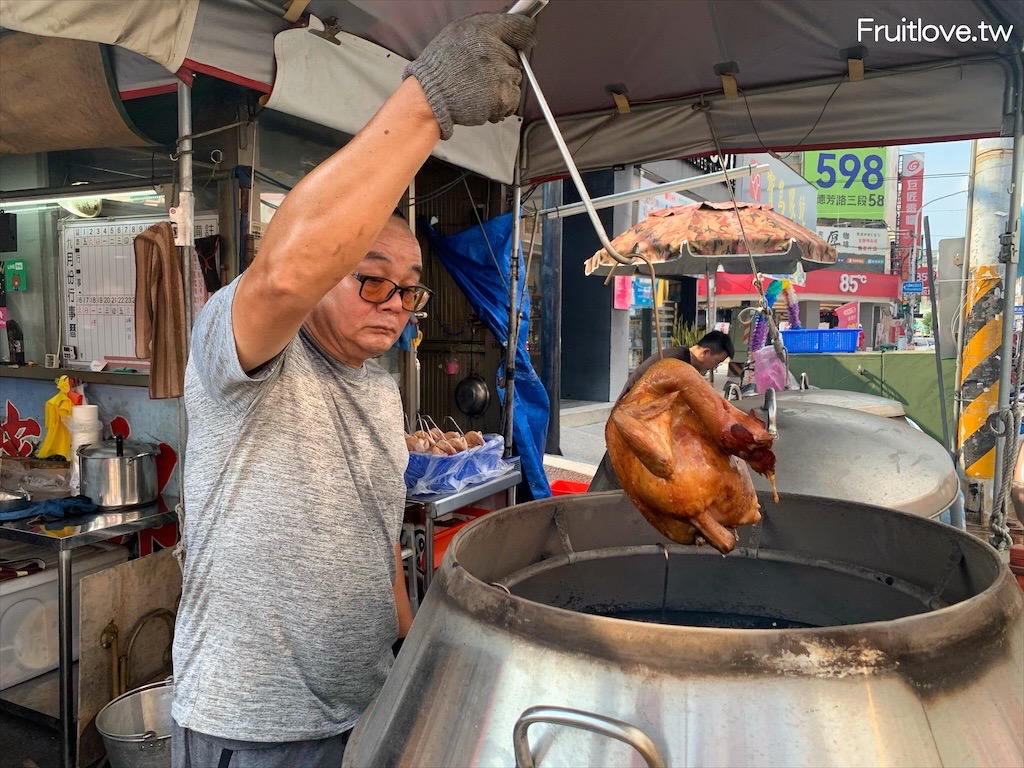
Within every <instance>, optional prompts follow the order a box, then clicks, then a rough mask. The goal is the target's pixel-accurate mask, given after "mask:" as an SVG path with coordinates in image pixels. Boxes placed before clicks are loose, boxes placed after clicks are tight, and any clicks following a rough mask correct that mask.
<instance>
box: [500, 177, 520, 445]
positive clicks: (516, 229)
mask: <svg viewBox="0 0 1024 768" xmlns="http://www.w3.org/2000/svg"><path fill="white" fill-rule="evenodd" d="M519 181H520V178H519V168H518V166H517V167H516V179H515V186H514V187H513V188H512V252H511V253H510V254H509V268H508V278H509V286H508V295H509V303H508V346H507V347H506V348H505V408H504V411H503V412H502V420H501V424H502V431H501V433H502V435H503V436H504V437H505V454H504V455H505V456H511V455H512V429H513V421H512V419H513V415H514V410H515V409H514V408H513V405H514V402H513V401H514V399H515V372H516V347H517V346H518V344H519V301H518V296H517V291H518V290H519V242H520V238H521V235H522V226H523V188H522V186H520V184H519ZM523 290H524V291H525V290H526V286H525V285H524V286H523Z"/></svg>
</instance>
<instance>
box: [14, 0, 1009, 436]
mask: <svg viewBox="0 0 1024 768" xmlns="http://www.w3.org/2000/svg"><path fill="white" fill-rule="evenodd" d="M156 5H159V6H160V9H161V13H159V14H156V13H152V11H153V9H154V7H155V6H156ZM285 5H287V10H286V9H285V7H284V6H285ZM511 5H512V0H416V2H403V3H396V2H394V0H310V1H309V2H306V0H288V1H287V3H286V0H164V2H161V3H159V4H154V3H152V2H150V0H76V2H75V3H68V2H66V1H65V0H0V27H5V28H7V29H13V30H19V31H22V32H25V33H30V34H34V35H41V36H52V37H65V38H72V39H82V40H92V41H98V42H103V43H108V44H114V45H116V46H117V47H116V49H115V55H114V56H113V57H112V62H113V69H114V72H115V78H116V82H117V86H118V89H119V91H120V92H121V94H122V95H123V96H124V97H128V96H139V95H145V94H149V93H154V92H159V91H160V90H161V89H171V90H173V89H174V88H176V83H175V79H174V78H175V75H177V76H178V77H180V78H181V79H182V80H183V81H185V82H189V81H190V78H191V76H192V75H193V74H194V73H203V74H207V75H212V76H214V77H218V78H221V79H224V80H228V81H231V82H234V83H237V84H240V85H243V86H246V87H249V88H252V89H254V90H256V91H258V92H262V93H264V94H269V99H268V102H267V103H268V106H271V105H272V104H276V106H278V107H279V108H280V109H282V110H284V111H289V110H297V109H299V107H296V106H292V105H294V104H299V105H301V110H302V112H301V114H299V116H301V117H303V118H305V119H308V120H312V121H314V122H318V123H321V124H323V125H326V126H330V127H333V128H336V129H338V130H341V131H344V132H346V133H355V132H356V131H357V130H358V129H359V128H361V127H362V125H363V124H364V123H365V115H366V111H367V110H372V109H373V107H374V105H376V104H380V103H381V102H383V101H384V99H385V98H386V97H387V95H388V94H389V93H390V89H391V87H392V84H393V82H394V80H393V72H394V71H395V69H396V63H399V62H397V60H396V59H394V58H393V57H395V56H397V57H401V58H403V59H411V58H414V57H415V56H416V55H418V54H419V52H420V51H422V49H423V48H424V46H425V45H426V44H427V43H428V42H429V41H430V40H431V39H432V38H433V37H434V36H435V35H436V34H437V32H439V31H440V30H441V29H442V28H443V27H444V26H445V25H446V24H447V23H449V22H450V21H452V20H454V19H456V18H460V17H463V16H466V15H468V14H471V13H477V12H484V11H498V12H501V11H505V10H507V9H508V8H509V7H510V6H511ZM303 14H312V15H314V16H315V17H316V18H317V19H320V20H322V21H323V22H324V24H323V26H324V27H325V28H324V29H318V26H319V24H318V22H316V21H313V20H307V22H308V23H309V25H310V26H311V29H310V30H305V31H304V32H300V33H299V35H298V37H300V38H302V41H301V44H300V47H299V49H297V50H301V51H302V52H301V53H293V54H291V58H289V59H288V60H287V61H288V62H292V61H293V59H301V58H304V57H305V56H307V55H308V56H310V57H314V56H315V57H317V58H318V59H319V57H321V56H322V57H323V58H324V59H325V60H327V59H332V58H339V59H342V60H343V61H347V62H348V64H345V63H342V64H341V65H340V66H339V70H338V71H341V72H343V73H345V72H348V73H349V77H351V78H352V79H354V80H355V81H357V82H358V87H355V88H347V89H339V90H340V93H339V95H338V98H332V97H331V96H333V94H332V93H331V92H330V91H326V93H327V97H326V98H318V99H315V101H316V102H317V103H316V104H315V105H310V104H309V102H310V98H309V96H310V92H309V91H306V92H304V93H301V94H298V95H297V96H296V94H295V93H293V91H294V90H295V89H297V88H301V87H309V86H308V82H306V81H305V79H304V77H303V76H300V77H299V78H298V83H297V84H292V81H289V80H288V79H287V78H285V77H283V76H282V75H283V74H286V73H285V72H284V70H286V69H291V67H290V66H285V67H282V60H281V58H280V56H275V48H276V46H277V43H278V38H279V37H280V33H282V32H285V30H287V29H289V28H290V27H292V26H293V22H294V21H295V20H296V19H297V18H300V17H301V16H302V15H303ZM332 19H333V24H332V23H331V21H332ZM293 31H294V30H293ZM290 37H296V35H290ZM351 38H358V39H359V40H361V41H363V42H364V43H366V45H360V44H359V43H356V42H355V41H353V40H352V39H351ZM1022 40H1024V3H1021V2H1020V0H947V1H946V2H942V3H935V2H932V0H856V2H854V0H844V1H843V2H821V1H820V0H786V2H774V3H766V2H757V3H755V2H736V1H735V0H701V1H700V2H698V1H696V0H695V1H694V2H678V1H677V0H644V2H627V1H624V0H585V2H584V1H581V0H550V2H549V3H548V4H547V5H546V7H545V8H544V9H543V11H542V12H541V13H540V15H539V17H538V44H537V46H536V48H535V49H534V51H533V52H532V54H531V56H530V61H531V65H532V68H533V70H534V71H535V72H536V78H537V81H538V82H539V85H540V87H541V88H542V89H543V92H544V96H545V97H546V100H547V102H548V104H549V105H550V108H551V111H552V113H553V119H554V120H555V121H556V122H557V128H558V130H557V131H552V130H551V129H550V127H549V125H548V124H547V122H546V121H545V120H544V119H543V117H542V109H541V104H542V103H541V101H540V100H539V99H538V98H537V94H536V93H534V92H531V91H528V92H527V94H526V98H525V102H524V108H523V110H522V126H521V129H520V127H519V126H518V125H517V124H516V123H509V122H508V121H506V122H505V124H502V125H499V126H497V127H491V130H484V131H483V133H484V134H486V136H484V137H482V138H481V139H480V144H479V146H476V147H473V148H470V149H467V150H466V152H465V154H460V155H457V156H456V155H455V154H449V155H448V156H447V158H446V159H449V160H450V161H451V162H455V163H456V164H460V165H463V167H465V168H468V169H469V170H473V171H476V172H478V173H481V174H483V175H485V176H488V177H489V178H492V179H495V180H498V181H503V182H509V181H511V182H512V183H513V184H514V186H515V190H516V194H515V198H514V203H513V210H514V211H515V212H516V215H517V216H518V215H519V210H520V206H519V200H520V197H519V195H520V194H521V191H522V189H523V187H524V185H526V184H530V183H534V182H537V181H541V180H545V179H550V178H557V177H561V176H564V175H565V173H566V169H567V165H566V163H565V162H564V160H563V158H562V155H561V149H560V148H559V146H558V143H559V141H560V140H561V138H562V137H564V140H565V143H566V144H567V145H568V149H569V150H571V152H572V156H573V158H574V160H575V164H576V165H577V166H578V167H579V168H580V169H581V170H590V169H602V168H608V167H611V166H614V165H625V164H637V163H646V162H653V161H657V160H663V159H674V158H681V157H692V156H695V155H700V154H710V153H712V152H716V151H721V152H742V151H749V152H760V151H764V150H776V151H789V150H807V149H816V148H832V147H853V146H878V145H891V144H906V143H915V142H928V141H942V140H952V139H963V138H980V137H995V136H1010V135H1012V136H1014V138H1015V151H1014V160H1013V162H1014V175H1015V177H1019V175H1020V172H1021V161H1022V155H1024V141H1022V134H1024V115H1022V112H1021V89H1022V88H1024V63H1022V59H1021V50H1022ZM342 41H346V42H348V43H352V45H345V44H341V43H342ZM328 46H329V47H330V49H334V48H337V49H338V51H337V52H334V51H333V50H332V51H331V53H324V52H325V51H328V50H329V49H328V48H327V47H328ZM353 48H355V49H357V50H362V51H363V54H362V55H361V56H360V55H359V54H358V53H357V54H356V55H355V56H354V57H352V58H350V59H344V56H347V55H349V54H351V52H352V49H353ZM357 64H358V66H357ZM4 66H6V64H5V62H4V61H3V60H2V59H0V68H2V67H4ZM389 73H391V74H389ZM371 74H372V77H371V76H370V75H371ZM343 76H344V75H341V77H343ZM334 77H335V78H337V77H339V76H337V75H336V76H334ZM330 83H331V81H330V80H328V81H327V85H320V86H315V87H317V88H319V89H320V91H322V92H323V91H324V89H325V88H330ZM278 89H281V90H279V95H280V96H282V97H285V98H281V99H279V100H275V98H274V93H273V92H274V91H275V90H278ZM312 93H313V94H315V93H316V91H315V90H314V91H312ZM321 95H322V94H321ZM12 96H17V97H18V98H22V99H38V100H43V101H49V102H57V103H56V104H55V105H54V107H55V112H54V119H55V120H59V119H60V118H61V115H62V114H63V112H64V111H65V106H66V103H67V100H68V99H74V98H78V97H79V95H78V94H76V93H62V94H61V96H62V98H61V99H60V100H57V99H53V98H52V91H51V90H49V89H48V88H47V87H45V86H43V85H40V86H39V87H38V88H36V89H33V88H26V89H25V90H24V91H23V92H20V93H18V94H13V95H12V94H9V93H2V94H0V99H8V98H12ZM353 99H357V100H358V103H354V102H353ZM179 103H181V97H180V96H179ZM184 104H185V105H186V106H187V104H188V100H187V99H185V100H184ZM2 108H3V105H2V104H0V109H2ZM271 108H273V106H271ZM516 119H517V120H518V118H516ZM509 125H513V126H514V127H515V128H516V130H515V131H514V132H515V133H517V134H518V135H517V139H518V141H517V142H515V143H513V144H510V143H509V141H508V135H507V134H508V126H509ZM484 128H485V129H487V128H488V127H486V126H485V127H484ZM188 132H189V131H185V133H188ZM478 133H479V132H478ZM453 142H454V143H453ZM459 142H461V139H458V140H455V139H453V141H452V142H446V143H443V144H440V145H439V148H438V150H437V153H436V154H438V156H444V153H455V152H457V151H461V150H459V149H458V148H457V147H456V144H458V143H459ZM513 150H515V151H513ZM22 151H29V150H27V149H26V150H22ZM1010 202H1011V205H1010V211H1011V214H1010V219H1011V224H1010V226H1011V231H1012V232H1014V233H1017V234H1016V235H1014V236H1017V237H1019V218H1020V185H1015V186H1014V187H1013V191H1012V193H1011V201H1010ZM592 218H596V216H593V217H592ZM513 231H514V239H516V238H517V237H518V232H519V231H520V227H519V226H518V225H517V226H514V227H513ZM513 252H514V253H518V248H517V245H516V244H514V245H513ZM517 265H518V259H513V260H512V273H513V275H514V274H516V269H517ZM515 282H516V281H513V284H515ZM1005 293H1006V295H1007V296H1008V297H1009V298H1008V302H1010V303H1012V300H1013V296H1012V292H1009V291H1008V292H1005ZM510 303H511V305H512V306H515V305H516V301H515V300H514V298H513V301H511V302H510ZM1008 308H1009V305H1007V307H1005V308H1004V310H1006V311H1008ZM510 325H511V326H512V327H511V329H510V330H511V336H512V338H516V330H517V329H516V327H515V324H514V323H513V324H510ZM1002 343H1003V360H1004V363H1003V365H1004V366H1008V365H1009V360H1010V350H1011V345H1012V324H1010V323H1006V324H1004V334H1003V340H1002ZM511 354H514V352H512V351H510V355H511ZM1004 389H1006V390H1008V389H1009V388H1004ZM999 396H1000V407H1001V408H1003V407H1005V405H1006V404H1007V403H1008V401H1006V400H1004V397H1008V392H1004V390H1003V389H1001V390H1000V393H999ZM999 440H1000V443H999V444H1000V445H1002V441H1003V438H999Z"/></svg>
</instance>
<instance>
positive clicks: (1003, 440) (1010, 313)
mask: <svg viewBox="0 0 1024 768" xmlns="http://www.w3.org/2000/svg"><path fill="white" fill-rule="evenodd" d="M1012 66H1013V87H1014V101H1013V155H1012V157H1011V161H1010V163H1011V165H1010V167H1011V170H1010V210H1009V216H1007V218H1006V234H1005V235H1004V237H1003V238H1000V239H1001V241H1002V251H1003V253H1001V254H1000V256H1001V257H1002V255H1003V254H1005V256H1006V259H1005V264H1004V267H1005V269H1004V272H1003V327H1002V331H1003V338H1002V345H1001V349H1000V351H999V354H1000V358H999V397H998V401H997V406H996V407H997V408H998V411H997V413H999V414H1012V411H1011V409H1010V390H1011V386H1010V384H1011V382H1010V372H1011V370H1012V368H1013V358H1014V355H1013V332H1014V327H1015V325H1016V323H1015V316H1014V305H1015V304H1016V298H1017V297H1016V294H1017V290H1016V286H1017V267H1018V264H1019V263H1020V254H1019V251H1018V248H1019V247H1020V235H1021V233H1020V223H1021V222H1020V207H1021V189H1020V187H1021V172H1022V171H1024V94H1022V93H1021V90H1022V89H1024V64H1022V63H1021V57H1020V56H1017V57H1016V58H1014V59H1013V60H1012ZM1004 238H1005V239H1004ZM1007 240H1008V242H1006V241H1007ZM1000 260H1002V258H1000ZM1017 387H1018V388H1019V387H1020V382H1019V381H1018V382H1017ZM1013 400H1014V402H1015V403H1016V401H1018V400H1019V398H1018V397H1016V396H1015V397H1014V398H1013ZM1013 423H1014V419H1012V418H1011V419H1010V424H1011V425H1012V424H1013ZM1005 424H1006V422H1005V421H1004V424H1003V426H1005ZM1019 444H1020V440H1019V435H1018V434H1016V433H1014V434H1007V430H1005V429H1004V430H1003V431H1000V432H997V433H996V456H995V472H994V476H993V482H992V494H993V505H992V517H991V519H990V527H991V529H992V530H991V532H992V537H991V544H992V546H994V547H996V548H998V549H1003V548H1005V547H1007V546H1009V545H1010V544H1011V543H1012V541H1010V540H1009V539H1010V537H1009V533H1008V532H1007V530H1006V521H1005V517H1004V516H1003V513H1004V511H1005V510H1002V509H997V508H996V505H997V504H998V503H999V501H1000V500H1001V499H1002V498H1004V497H1005V496H1006V494H1005V493H1003V490H1002V489H1003V488H1004V487H1005V490H1006V492H1008V491H1009V484H1010V482H1011V480H1012V474H1013V472H1012V467H1013V465H1014V464H1015V462H1016V458H1017V457H1016V455H1014V456H1013V457H1012V458H1011V459H1010V461H1006V458H1005V457H1006V454H1007V453H1008V452H1010V451H1013V452H1014V453H1015V452H1016V450H1017V447H1018V445H1019ZM1008 468H1009V469H1008ZM1007 469H1008V471H1007Z"/></svg>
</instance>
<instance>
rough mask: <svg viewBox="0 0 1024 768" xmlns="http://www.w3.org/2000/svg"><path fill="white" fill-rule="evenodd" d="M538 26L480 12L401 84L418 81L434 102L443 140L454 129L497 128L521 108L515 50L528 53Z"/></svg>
mask: <svg viewBox="0 0 1024 768" xmlns="http://www.w3.org/2000/svg"><path fill="white" fill-rule="evenodd" d="M535 27H536V24H535V22H534V21H533V19H530V18H528V17H526V16H520V15H518V14H506V13H481V14H477V15H475V16H467V17H466V18H464V19H459V20H458V21H453V22H452V23H451V24H449V25H448V26H447V27H445V28H444V29H442V30H441V32H440V34H438V36H437V37H435V38H434V39H433V40H432V41H431V42H430V44H429V45H428V46H427V47H426V48H425V49H424V51H423V53H421V54H420V57H419V58H418V59H416V60H415V61H413V62H410V63H409V65H408V66H406V68H405V71H404V72H403V73H402V79H403V80H404V79H405V78H407V77H410V76H412V77H415V78H416V79H417V80H418V81H419V84H420V87H421V88H422V89H423V92H424V93H425V94H426V96H427V101H429V102H430V108H431V109H432V110H433V111H434V117H436V118H437V124H438V125H440V126H441V138H442V139H449V138H451V135H452V128H453V127H454V126H455V125H483V124H484V123H488V122H490V123H497V122H500V121H502V120H503V119H505V118H506V117H508V116H509V115H511V114H512V113H513V112H515V111H516V109H517V108H518V107H519V85H520V83H521V82H522V80H523V71H522V68H521V66H520V64H519V55H518V53H517V51H520V50H522V51H529V49H530V48H531V47H532V46H533V43H534V31H535Z"/></svg>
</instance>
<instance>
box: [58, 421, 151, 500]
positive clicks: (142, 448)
mask: <svg viewBox="0 0 1024 768" xmlns="http://www.w3.org/2000/svg"><path fill="white" fill-rule="evenodd" d="M157 453H158V449H157V447H156V446H155V445H150V444H149V443H138V442H128V441H125V440H124V439H123V438H122V437H121V436H120V435H118V436H117V437H116V439H114V440H104V441H103V442H102V443H90V444H89V445H83V446H82V447H81V448H79V449H78V462H79V473H80V477H81V492H82V495H83V496H88V497H89V498H90V499H91V500H92V502H93V504H96V505H97V506H100V507H104V508H107V509H113V508H117V507H135V506H139V505H141V504H149V503H151V502H153V501H155V500H156V498H157V496H158V495H159V489H158V485H157V476H156V457H157Z"/></svg>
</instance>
